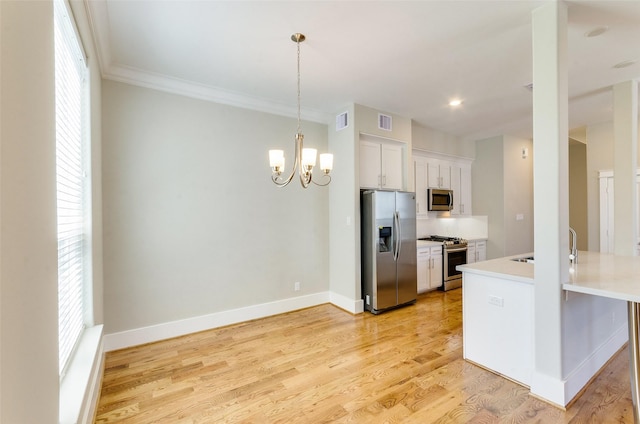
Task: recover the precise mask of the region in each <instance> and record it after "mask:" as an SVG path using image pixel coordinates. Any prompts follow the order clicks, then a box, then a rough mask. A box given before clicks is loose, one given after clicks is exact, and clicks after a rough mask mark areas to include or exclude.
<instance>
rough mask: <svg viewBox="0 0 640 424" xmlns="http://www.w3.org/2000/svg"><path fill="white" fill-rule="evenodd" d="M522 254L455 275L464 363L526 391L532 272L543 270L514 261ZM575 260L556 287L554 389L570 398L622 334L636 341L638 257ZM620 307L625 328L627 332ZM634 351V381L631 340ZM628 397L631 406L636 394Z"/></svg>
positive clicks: (530, 369)
mask: <svg viewBox="0 0 640 424" xmlns="http://www.w3.org/2000/svg"><path fill="white" fill-rule="evenodd" d="M527 256H531V255H518V256H511V257H505V258H499V259H493V260H489V261H484V262H479V263H475V264H467V265H461V266H459V267H458V269H459V270H461V271H462V272H463V337H464V345H463V346H464V348H463V353H464V358H465V359H467V360H468V361H470V362H473V363H476V364H478V365H480V366H482V367H484V368H487V369H489V370H491V371H494V372H496V373H498V374H500V375H502V376H504V377H506V378H509V379H511V380H514V381H516V382H519V383H520V384H522V385H524V386H527V387H530V386H531V385H532V379H533V375H534V373H535V362H534V333H533V332H534V325H535V322H536V320H535V316H534V310H535V309H534V293H535V291H534V287H535V286H534V284H535V280H534V272H535V268H536V267H539V266H542V264H538V263H535V262H534V261H532V260H529V261H517V260H514V259H519V258H523V257H527ZM578 258H579V261H578V263H577V264H574V265H572V266H571V269H570V274H569V281H567V282H566V283H565V284H563V285H562V287H561V288H559V289H563V290H564V295H563V304H562V330H563V331H562V332H563V343H562V346H563V347H562V353H561V355H562V364H563V368H564V370H563V374H564V376H563V380H562V381H560V382H558V385H559V386H560V387H562V390H564V393H565V394H567V397H568V398H569V399H571V398H573V397H575V396H576V395H577V394H578V393H579V392H580V390H581V389H582V388H583V387H584V386H585V385H586V384H588V382H589V381H590V379H591V378H592V377H593V376H594V375H595V374H597V373H598V371H599V370H600V369H601V368H602V366H603V365H604V364H605V363H606V362H607V361H608V360H609V359H610V358H611V357H612V356H613V355H614V354H615V353H616V352H617V351H619V350H620V348H622V347H623V346H624V344H625V342H626V341H627V338H628V335H629V334H630V335H632V339H631V340H637V334H638V333H637V330H638V325H637V322H638V319H637V317H638V314H637V311H638V306H637V305H638V304H639V303H640V281H639V280H640V258H638V257H623V256H614V255H608V254H600V253H596V252H583V251H581V252H579V255H578ZM625 302H628V303H627V304H625ZM627 307H628V309H629V312H628V313H629V320H630V321H629V322H630V323H631V324H632V325H630V326H629V332H627ZM634 312H635V315H633V313H634ZM633 345H634V346H632V354H633V352H635V355H636V360H635V361H632V364H631V372H632V373H633V375H635V376H636V381H637V376H638V370H637V368H635V367H634V364H637V363H638V354H637V352H638V350H637V342H634V343H633ZM633 347H636V349H633ZM632 385H633V382H632ZM534 394H535V393H534ZM541 397H543V398H545V397H544V396H541ZM633 398H634V406H635V405H637V404H638V403H637V390H636V389H635V388H634V390H633ZM547 400H549V401H550V402H552V403H558V402H554V400H553V399H547ZM560 406H564V405H560ZM636 409H637V407H636Z"/></svg>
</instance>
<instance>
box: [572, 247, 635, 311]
mask: <svg viewBox="0 0 640 424" xmlns="http://www.w3.org/2000/svg"><path fill="white" fill-rule="evenodd" d="M562 288H563V289H565V290H567V291H573V292H578V293H586V294H592V295H596V296H603V297H609V298H612V299H620V300H626V301H631V302H640V257H638V256H616V255H611V254H602V253H597V252H582V251H581V252H579V253H578V263H577V264H576V265H574V267H573V270H572V273H571V281H570V282H568V283H565V284H563V285H562Z"/></svg>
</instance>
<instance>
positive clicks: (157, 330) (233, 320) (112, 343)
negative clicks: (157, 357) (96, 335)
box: [104, 292, 358, 352]
mask: <svg viewBox="0 0 640 424" xmlns="http://www.w3.org/2000/svg"><path fill="white" fill-rule="evenodd" d="M336 296H337V295H334V294H332V293H330V292H321V293H314V294H310V295H307V296H299V297H292V298H289V299H282V300H278V301H275V302H269V303H262V304H259V305H252V306H247V307H244V308H238V309H232V310H229V311H222V312H216V313H213V314H208V315H201V316H197V317H193V318H187V319H183V320H179V321H171V322H166V323H162V324H157V325H152V326H149V327H142V328H136V329H133V330H128V331H122V332H119V333H111V334H107V335H105V336H104V349H105V351H106V352H110V351H112V350H117V349H123V348H126V347H131V346H137V345H141V344H145V343H151V342H156V341H159V340H164V339H170V338H172V337H178V336H183V335H185V334H191V333H196V332H198V331H204V330H209V329H212V328H217V327H223V326H225V325H231V324H237V323H240V322H244V321H249V320H252V319H258V318H264V317H267V316H271V315H277V314H282V313H285V312H290V311H295V310H297V309H303V308H308V307H311V306H316V305H321V304H323V303H328V302H332V303H333V300H332V299H333V298H334V297H335V298H336V299H337V300H336V301H337V302H340V303H339V304H338V303H336V306H338V307H340V308H342V309H345V310H347V311H351V310H356V309H357V303H358V301H354V300H352V299H346V298H344V297H342V296H339V295H338V297H336ZM349 303H350V305H349ZM345 306H347V307H345Z"/></svg>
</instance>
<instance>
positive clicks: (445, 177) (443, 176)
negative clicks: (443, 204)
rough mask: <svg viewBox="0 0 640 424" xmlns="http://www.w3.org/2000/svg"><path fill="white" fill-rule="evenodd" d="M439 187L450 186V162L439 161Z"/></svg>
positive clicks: (447, 187) (448, 187)
mask: <svg viewBox="0 0 640 424" xmlns="http://www.w3.org/2000/svg"><path fill="white" fill-rule="evenodd" d="M440 188H446V189H450V188H451V164H450V163H449V162H445V161H440Z"/></svg>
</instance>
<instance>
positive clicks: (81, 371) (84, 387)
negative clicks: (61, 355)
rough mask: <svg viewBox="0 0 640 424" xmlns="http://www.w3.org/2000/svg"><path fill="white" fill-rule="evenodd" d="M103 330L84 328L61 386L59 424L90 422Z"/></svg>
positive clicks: (99, 372)
mask: <svg viewBox="0 0 640 424" xmlns="http://www.w3.org/2000/svg"><path fill="white" fill-rule="evenodd" d="M102 330H103V326H102V325H96V326H93V327H91V328H87V329H85V330H84V332H83V333H82V336H81V337H80V342H79V344H78V348H77V350H76V352H75V354H74V355H73V358H72V359H71V363H70V364H69V367H68V370H67V374H66V375H65V376H64V377H63V379H62V382H61V383H60V413H59V415H60V417H59V419H60V421H59V422H60V424H77V423H91V422H93V415H94V411H95V408H96V402H97V400H98V395H99V394H100V381H101V379H102V368H103V361H104V349H103V346H102Z"/></svg>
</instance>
